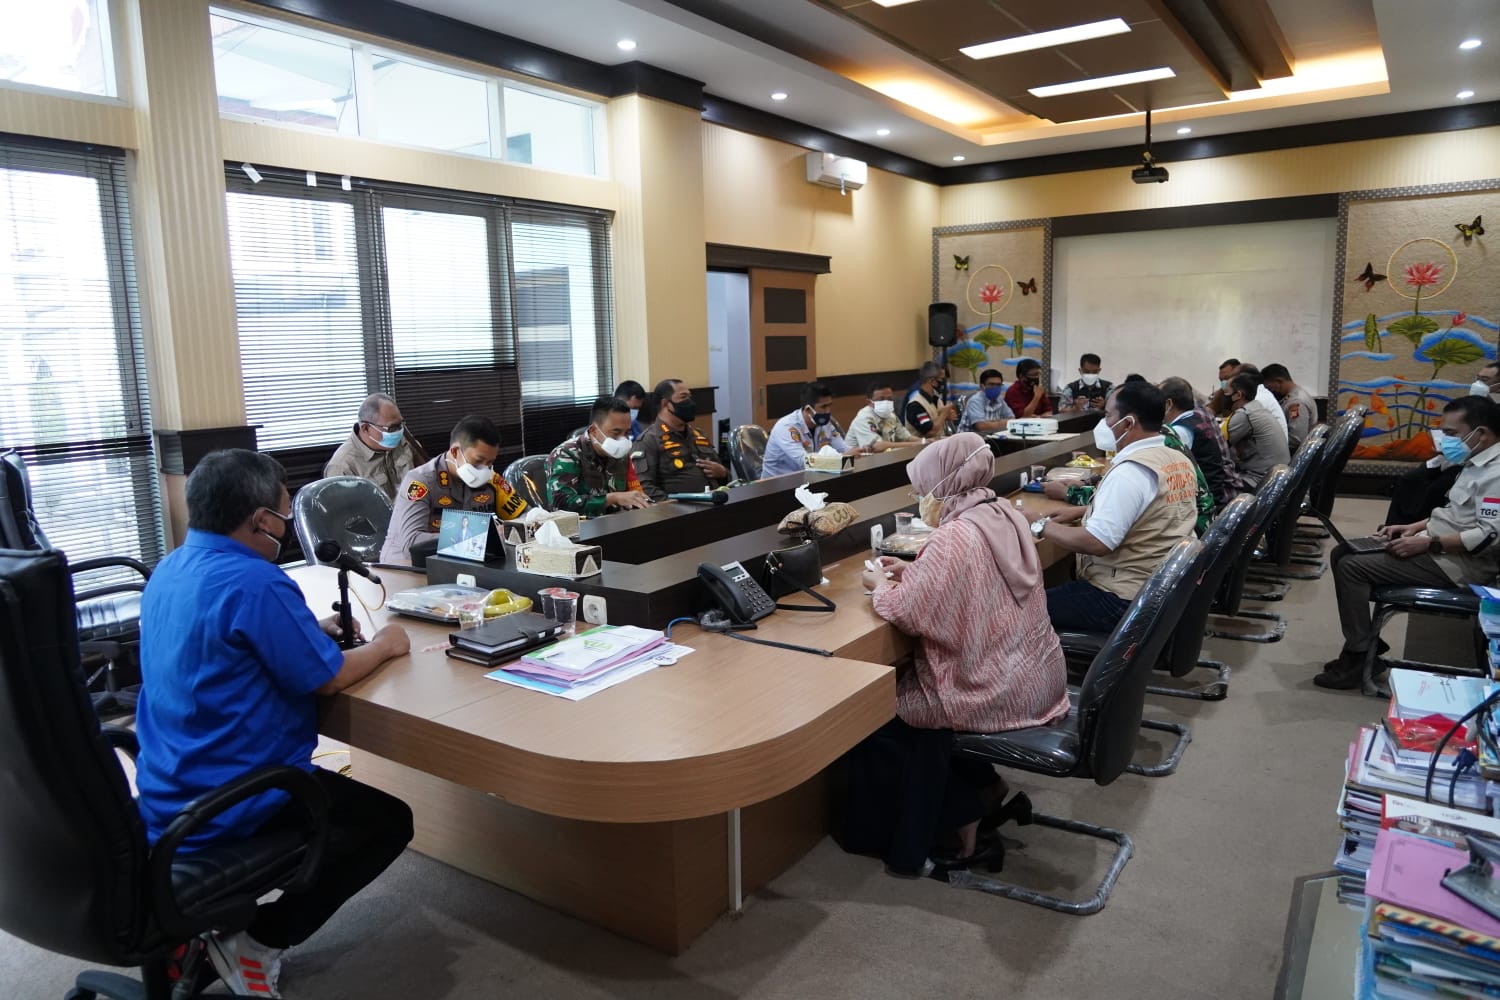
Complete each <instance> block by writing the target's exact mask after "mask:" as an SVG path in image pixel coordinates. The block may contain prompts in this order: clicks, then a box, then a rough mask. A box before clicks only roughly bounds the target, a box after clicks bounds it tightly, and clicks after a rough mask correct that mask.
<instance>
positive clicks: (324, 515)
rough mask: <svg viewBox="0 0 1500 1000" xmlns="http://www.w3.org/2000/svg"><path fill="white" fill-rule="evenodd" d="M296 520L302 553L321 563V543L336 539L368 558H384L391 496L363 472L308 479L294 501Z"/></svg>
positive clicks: (293, 508)
mask: <svg viewBox="0 0 1500 1000" xmlns="http://www.w3.org/2000/svg"><path fill="white" fill-rule="evenodd" d="M292 520H293V523H294V524H295V525H296V528H297V540H298V541H299V542H301V543H302V554H303V555H304V556H306V558H307V561H308V562H310V563H318V562H320V560H319V559H318V557H317V549H318V544H319V543H320V542H327V541H333V542H337V543H338V544H339V547H340V548H341V549H343V550H344V551H345V552H350V553H353V554H354V555H356V556H358V557H359V558H360V559H362V560H364V561H365V562H367V563H368V562H379V561H380V547H381V546H382V545H384V544H385V533H386V529H388V528H389V527H390V524H391V500H390V497H388V496H386V495H385V491H384V490H382V489H381V488H380V487H379V486H376V485H375V484H374V483H373V482H371V481H370V480H368V479H364V478H362V477H360V476H330V477H328V478H327V479H319V480H318V481H317V482H315V483H308V484H307V485H306V486H304V487H302V488H301V489H300V490H298V491H297V497H296V499H295V500H294V501H293V502H292Z"/></svg>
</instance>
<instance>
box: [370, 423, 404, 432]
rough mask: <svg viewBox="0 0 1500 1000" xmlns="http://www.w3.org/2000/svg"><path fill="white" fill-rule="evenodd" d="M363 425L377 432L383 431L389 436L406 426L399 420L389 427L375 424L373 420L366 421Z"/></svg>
mask: <svg viewBox="0 0 1500 1000" xmlns="http://www.w3.org/2000/svg"><path fill="white" fill-rule="evenodd" d="M365 423H366V424H369V425H370V426H371V427H373V428H375V429H376V430H377V431H385V432H386V433H387V434H391V433H394V432H395V431H399V430H400V429H401V428H402V427H405V426H406V423H405V421H401V420H398V421H396V422H395V423H394V424H391V425H390V426H389V427H387V426H386V425H385V424H377V423H376V422H375V421H373V420H366V421H365Z"/></svg>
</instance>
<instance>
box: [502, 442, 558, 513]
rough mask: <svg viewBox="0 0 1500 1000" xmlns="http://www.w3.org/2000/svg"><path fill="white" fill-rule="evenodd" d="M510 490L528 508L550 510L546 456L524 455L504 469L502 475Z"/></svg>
mask: <svg viewBox="0 0 1500 1000" xmlns="http://www.w3.org/2000/svg"><path fill="white" fill-rule="evenodd" d="M502 475H503V476H504V478H505V481H506V482H507V483H510V485H511V488H512V489H514V490H515V491H516V492H517V493H519V494H521V499H522V500H525V501H526V505H527V506H528V507H538V508H540V509H542V510H550V509H551V507H550V506H549V505H548V503H547V456H546V455H525V456H523V457H521V458H518V459H516V460H515V461H514V462H512V463H510V465H508V466H506V467H505V472H504V473H502Z"/></svg>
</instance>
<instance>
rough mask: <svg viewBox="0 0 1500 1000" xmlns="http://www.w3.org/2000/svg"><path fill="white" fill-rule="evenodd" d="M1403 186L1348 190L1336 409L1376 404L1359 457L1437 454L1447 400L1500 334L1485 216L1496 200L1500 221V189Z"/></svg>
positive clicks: (1497, 267) (1462, 390) (1496, 277)
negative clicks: (1430, 190) (1436, 436)
mask: <svg viewBox="0 0 1500 1000" xmlns="http://www.w3.org/2000/svg"><path fill="white" fill-rule="evenodd" d="M1497 187H1500V186H1497ZM1403 194H1404V193H1403V192H1399V191H1381V192H1361V193H1358V194H1352V195H1347V196H1345V199H1344V201H1345V212H1346V228H1345V239H1344V241H1343V242H1344V248H1343V250H1344V252H1343V254H1342V256H1343V263H1344V267H1343V271H1344V274H1342V275H1341V278H1342V281H1341V284H1342V287H1343V292H1342V303H1341V304H1342V319H1341V321H1340V324H1339V329H1338V330H1337V331H1336V335H1337V336H1336V341H1335V345H1334V347H1335V349H1334V352H1333V356H1332V358H1331V360H1332V362H1333V364H1332V366H1331V371H1332V373H1333V374H1332V379H1331V381H1332V383H1333V385H1332V386H1331V388H1332V390H1333V394H1334V396H1335V400H1336V402H1335V403H1334V404H1333V405H1331V406H1330V410H1342V409H1344V408H1347V407H1349V406H1353V405H1354V404H1356V403H1363V404H1365V405H1367V406H1368V407H1369V408H1370V415H1369V417H1368V418H1367V420H1366V423H1365V430H1364V437H1363V440H1362V441H1361V443H1360V445H1359V447H1358V449H1357V450H1356V451H1355V453H1354V458H1355V459H1356V460H1372V461H1380V462H1421V461H1425V460H1427V459H1428V458H1431V457H1432V456H1433V455H1434V454H1436V449H1435V448H1434V446H1433V442H1432V436H1431V435H1430V434H1429V433H1428V431H1429V430H1430V429H1431V428H1433V427H1436V426H1437V425H1438V423H1439V421H1440V419H1441V417H1442V410H1443V406H1444V405H1445V404H1446V403H1447V402H1448V401H1449V400H1451V399H1454V398H1455V397H1458V396H1463V395H1466V394H1467V393H1468V392H1469V386H1470V383H1472V382H1473V381H1474V376H1475V374H1476V373H1477V372H1478V371H1479V369H1480V368H1481V367H1483V366H1484V365H1485V364H1487V363H1489V362H1493V361H1495V360H1496V357H1497V346H1500V258H1497V256H1496V255H1495V254H1493V253H1491V252H1490V251H1489V248H1488V247H1487V245H1486V241H1485V236H1484V226H1483V216H1484V215H1485V214H1486V213H1487V212H1488V214H1490V215H1491V217H1492V218H1493V219H1495V220H1496V221H1497V222H1500V190H1489V191H1466V192H1462V193H1452V194H1427V193H1424V189H1416V190H1413V191H1412V193H1411V194H1408V195H1404V196H1403ZM1471 220H1472V221H1471Z"/></svg>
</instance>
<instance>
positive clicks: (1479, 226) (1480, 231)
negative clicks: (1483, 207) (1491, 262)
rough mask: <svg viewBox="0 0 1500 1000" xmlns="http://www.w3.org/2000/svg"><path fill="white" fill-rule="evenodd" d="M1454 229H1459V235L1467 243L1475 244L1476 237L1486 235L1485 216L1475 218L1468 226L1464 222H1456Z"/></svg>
mask: <svg viewBox="0 0 1500 1000" xmlns="http://www.w3.org/2000/svg"><path fill="white" fill-rule="evenodd" d="M1453 228H1454V229H1457V230H1458V232H1459V234H1460V235H1461V236H1463V238H1464V242H1465V243H1473V242H1474V237H1476V236H1483V235H1484V216H1482V215H1476V216H1474V221H1473V222H1471V223H1469V224H1468V225H1467V226H1466V225H1464V224H1463V223H1462V222H1455V223H1454V224H1453Z"/></svg>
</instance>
